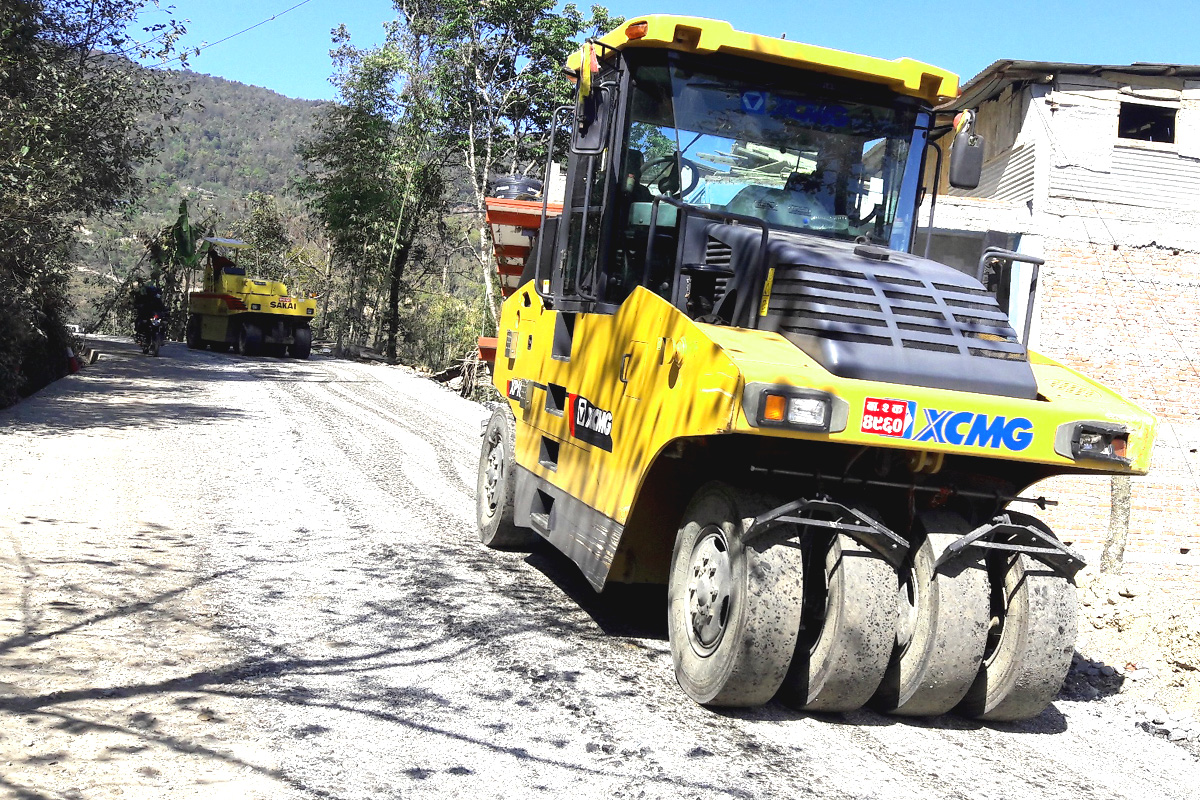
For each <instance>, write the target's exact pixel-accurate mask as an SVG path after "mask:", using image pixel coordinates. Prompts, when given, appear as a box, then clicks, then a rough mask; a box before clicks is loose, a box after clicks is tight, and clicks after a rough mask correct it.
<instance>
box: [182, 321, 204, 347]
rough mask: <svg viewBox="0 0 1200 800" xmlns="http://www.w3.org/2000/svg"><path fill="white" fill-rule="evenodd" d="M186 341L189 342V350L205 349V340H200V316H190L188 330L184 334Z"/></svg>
mask: <svg viewBox="0 0 1200 800" xmlns="http://www.w3.org/2000/svg"><path fill="white" fill-rule="evenodd" d="M184 339H186V340H187V346H188V350H203V349H204V340H203V339H201V338H200V315H199V314H191V315H189V316H188V321H187V330H186V331H185V333H184Z"/></svg>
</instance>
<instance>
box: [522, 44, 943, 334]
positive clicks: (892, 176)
mask: <svg viewBox="0 0 1200 800" xmlns="http://www.w3.org/2000/svg"><path fill="white" fill-rule="evenodd" d="M596 66H598V69H597V70H596V77H595V78H594V80H593V84H594V85H595V86H596V87H597V88H596V89H594V90H593V91H591V92H590V93H589V96H587V97H584V98H583V99H582V100H580V101H579V103H578V104H577V107H578V109H579V110H578V113H577V116H578V118H579V119H580V121H579V123H578V124H577V125H576V127H575V130H574V137H573V142H572V144H573V147H572V153H571V156H570V159H569V162H568V173H567V187H568V190H567V204H566V208H564V212H563V214H564V216H563V220H564V224H563V225H561V226H560V229H559V230H558V231H557V236H558V241H557V247H556V248H555V250H556V252H557V259H555V260H553V261H550V260H549V259H546V254H545V253H543V263H544V264H546V266H547V267H551V270H550V275H549V276H543V277H550V279H551V282H550V291H549V292H548V294H549V295H551V296H552V297H553V301H554V303H555V305H556V307H558V308H561V309H563V310H580V311H582V310H587V311H593V312H599V313H606V312H612V311H615V309H616V307H617V306H618V305H619V304H620V303H621V301H622V300H624V298H625V297H626V296H628V294H629V293H630V292H631V291H632V290H633V288H634V287H635V286H645V287H646V288H647V289H649V290H651V291H654V292H656V293H658V294H660V295H662V296H663V297H666V298H668V299H670V300H672V302H674V303H675V304H676V305H677V306H679V307H680V309H681V310H684V311H685V312H686V313H688V314H689V315H690V316H692V317H693V318H697V319H700V318H705V319H711V320H712V321H714V322H716V321H721V322H724V323H726V324H744V325H745V324H747V323H749V325H750V326H753V321H752V320H750V319H742V320H738V319H734V311H735V308H736V307H737V303H736V302H735V296H734V295H733V294H732V292H734V291H737V292H738V293H739V294H740V295H743V296H745V295H748V294H749V293H751V292H752V291H753V289H754V287H755V285H758V286H761V281H762V279H763V277H764V276H763V275H762V274H755V273H756V272H757V270H756V269H755V267H756V266H757V265H756V264H754V263H753V261H754V259H751V262H750V263H745V264H739V263H736V262H735V261H733V260H731V259H728V258H727V259H725V263H721V261H722V259H721V257H720V253H710V252H709V250H710V248H711V247H712V244H711V243H710V241H709V239H708V237H707V236H706V235H705V233H706V231H707V229H708V228H710V227H712V223H716V224H718V225H721V224H724V225H739V226H743V227H748V228H750V229H752V230H757V231H759V232H764V231H766V230H767V229H770V230H771V231H773V232H776V231H777V232H780V233H794V234H797V235H800V236H804V237H819V238H821V239H828V240H833V241H839V242H844V243H848V244H851V245H852V244H854V243H856V242H857V243H870V244H875V245H882V246H886V247H888V248H890V249H893V250H907V249H908V245H909V241H910V237H911V233H912V219H913V211H914V209H915V207H916V197H917V183H918V179H919V173H920V167H921V157H922V154H923V152H924V149H925V137H926V134H927V132H928V129H929V121H930V111H929V108H928V107H927V105H924V104H923V103H922V102H921V101H920V100H918V99H916V98H909V97H905V96H902V95H897V94H896V93H895V92H893V91H891V90H889V89H888V88H886V87H883V86H878V85H872V84H868V83H864V82H860V81H850V80H846V79H842V78H837V77H835V76H830V75H825V74H821V73H818V72H809V71H805V70H801V69H794V68H788V67H781V66H778V65H774V64H766V63H762V62H755V61H752V60H750V59H740V58H735V57H721V58H716V57H706V58H699V57H696V56H693V55H690V54H687V53H680V52H676V51H671V50H660V49H653V50H650V49H647V50H630V51H618V50H604V51H603V52H602V53H600V54H599V57H598V58H597V61H596ZM581 92H582V89H581ZM589 118H590V119H589ZM596 126H600V127H601V129H602V131H603V135H601V136H599V137H597V138H599V139H600V141H601V142H602V143H603V146H602V147H597V148H596V152H580V147H579V142H580V139H581V138H582V137H583V136H584V135H591V136H593V137H595V136H596V134H595V133H594V132H593V131H591V130H588V129H589V128H593V127H596ZM584 149H586V148H584ZM689 223H690V224H689ZM716 249H718V250H720V249H721V245H719V244H718V245H716ZM547 262H549V263H547ZM744 307H745V305H744V303H743V308H744Z"/></svg>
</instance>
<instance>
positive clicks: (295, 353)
mask: <svg viewBox="0 0 1200 800" xmlns="http://www.w3.org/2000/svg"><path fill="white" fill-rule="evenodd" d="M311 352H312V330H311V329H310V328H309V327H308V326H307V325H301V326H300V327H298V328H296V330H294V331H293V332H292V343H291V344H290V345H288V355H290V356H291V357H292V358H301V359H303V358H308V356H309V354H310V353H311Z"/></svg>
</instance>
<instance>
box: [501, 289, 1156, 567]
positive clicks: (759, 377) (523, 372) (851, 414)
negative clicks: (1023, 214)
mask: <svg viewBox="0 0 1200 800" xmlns="http://www.w3.org/2000/svg"><path fill="white" fill-rule="evenodd" d="M560 317H561V315H560V313H559V312H556V311H553V310H547V309H546V308H545V307H544V304H543V302H542V299H541V298H540V297H539V295H538V294H537V292H535V291H534V288H533V285H532V284H525V285H524V286H523V287H521V288H520V289H518V290H517V292H516V293H515V294H514V295H513V296H512V297H510V298H509V299H508V300H507V301H506V302H505V304H504V307H503V311H502V314H501V319H500V330H501V332H502V335H501V337H500V346H499V349H498V352H497V354H496V363H495V372H494V376H495V385H496V388H497V389H498V390H499V391H500V392H501V393H502V394H504V395H505V396H506V397H508V398H509V403H510V405H511V406H512V410H513V413H514V415H515V416H516V419H517V435H516V460H517V463H518V464H519V465H520V466H522V467H524V468H525V469H528V470H529V471H530V472H532V473H533V474H534V475H536V476H537V477H538V478H539V479H540V480H542V481H545V482H547V483H549V484H551V485H553V486H555V487H557V488H559V489H561V490H562V491H563V492H564V493H565V494H567V495H569V496H570V497H573V498H576V499H578V500H579V501H580V502H582V503H583V504H585V505H587V506H588V507H590V508H591V509H594V510H595V511H596V512H598V513H599V514H600V515H603V516H604V517H607V518H609V519H611V520H613V521H614V522H616V523H617V524H618V525H619V526H624V525H625V524H626V523H627V522H628V521H629V515H630V512H631V510H632V508H633V507H634V505H635V503H636V502H637V500H638V497H639V494H640V493H642V492H653V491H654V487H653V486H648V485H647V482H646V477H647V475H648V473H649V471H650V468H651V466H652V465H653V464H654V462H655V460H656V459H657V458H659V457H660V456H662V455H663V454H664V453H665V452H667V451H668V450H669V448H670V446H671V444H672V443H673V442H676V441H678V440H681V439H694V438H696V437H707V436H728V435H732V434H747V435H749V436H751V437H765V438H780V439H795V440H807V441H826V442H831V443H836V444H842V445H846V446H850V447H872V448H894V449H900V450H907V451H910V452H911V453H912V454H913V456H914V457H916V458H924V459H926V460H927V461H928V462H930V463H935V459H936V458H937V456H939V455H944V454H959V455H970V456H979V457H983V458H988V459H997V460H1005V461H1019V462H1028V463H1031V464H1036V465H1039V467H1041V469H1038V470H1037V471H1036V474H1037V475H1039V476H1040V477H1046V476H1049V475H1053V474H1063V473H1075V472H1108V473H1125V474H1145V473H1146V471H1147V470H1148V469H1149V467H1150V453H1151V449H1152V447H1153V443H1154V435H1155V427H1156V422H1155V419H1154V417H1153V416H1152V415H1150V414H1148V413H1147V412H1145V411H1143V410H1142V409H1140V408H1138V407H1137V406H1135V405H1134V404H1132V403H1130V402H1128V401H1127V400H1124V399H1122V398H1121V397H1120V396H1119V395H1117V394H1116V393H1115V392H1113V391H1112V390H1110V389H1108V388H1106V387H1104V386H1103V385H1101V384H1099V383H1097V382H1095V381H1092V380H1090V379H1089V378H1087V377H1085V376H1083V375H1081V374H1080V373H1078V372H1076V371H1074V370H1072V369H1069V368H1068V367H1065V366H1063V365H1062V364H1059V363H1058V362H1055V361H1053V360H1051V359H1049V358H1046V357H1044V356H1040V355H1037V354H1035V353H1031V354H1030V361H1031V363H1032V366H1033V369H1034V373H1035V375H1036V376H1037V380H1038V389H1039V394H1040V397H1039V398H1038V399H1037V400H1033V401H1029V400H1018V399H1014V398H1009V397H998V396H990V395H981V394H974V393H966V392H955V391H947V390H942V389H931V388H925V387H920V386H907V385H901V384H888V383H880V382H875V381H863V380H853V379H846V378H840V377H838V376H836V375H833V374H831V373H829V372H828V371H826V370H825V369H824V368H822V367H821V366H820V365H819V364H817V363H816V362H814V361H813V360H812V359H811V358H809V357H808V356H807V355H806V354H805V353H804V352H803V351H801V350H800V349H799V348H797V347H795V346H794V345H793V344H791V343H790V342H788V341H787V340H786V339H784V338H783V337H782V336H780V335H779V334H778V333H774V332H769V331H758V330H748V329H739V328H730V327H723V326H717V325H708V324H702V323H696V322H694V321H692V320H690V319H689V318H688V317H687V316H686V315H684V314H683V313H681V312H680V311H679V310H678V309H676V308H675V307H673V306H672V305H670V304H669V303H668V302H666V301H665V300H663V299H662V298H661V297H659V296H658V295H656V294H654V293H652V292H648V291H646V290H645V289H642V288H638V289H635V290H634V292H633V294H631V295H630V296H629V298H628V299H627V300H626V301H625V303H624V304H623V305H622V306H621V309H620V310H619V311H618V312H617V313H616V314H578V315H574V330H573V332H572V335H571V340H572V341H571V347H570V350H569V354H563V353H557V354H556V353H555V351H554V342H555V333H556V329H558V330H559V331H560V332H561V329H562V328H563V322H562V320H561V318H560ZM560 335H561V334H560ZM564 355H565V356H566V357H564ZM751 384H766V385H770V386H778V387H800V388H806V389H816V390H819V391H821V392H826V393H828V394H830V395H832V396H834V397H836V398H839V399H840V400H842V401H844V402H845V404H846V405H845V408H846V410H847V412H848V413H847V417H846V420H845V427H844V430H841V431H838V432H830V433H828V434H823V433H812V432H804V431H793V430H787V429H783V428H769V427H763V426H761V425H758V424H756V420H752V419H751V418H750V417H748V416H747V413H746V409H745V407H744V404H743V397H744V390H745V388H746V387H747V386H748V385H751ZM581 400H582V402H581ZM878 402H888V403H892V404H896V405H900V404H903V405H905V406H906V409H908V408H909V404H910V403H911V404H913V405H912V406H911V410H907V411H906V414H907V420H906V421H907V424H906V425H905V426H903V427H902V428H901V429H900V430H899V431H898V434H899V435H885V434H883V433H877V432H872V431H868V430H865V428H867V427H868V426H867V425H865V424H864V418H865V417H866V416H868V415H869V412H868V410H867V404H868V403H878ZM751 415H753V411H752V412H751ZM943 415H948V416H943ZM939 419H940V420H941V421H940V422H937V423H934V421H935V420H939ZM981 420H982V422H981ZM997 420H1004V421H1005V423H1001V425H1002V426H1003V425H1004V424H1007V425H1008V426H1009V431H1010V433H1009V434H1008V435H1007V436H1005V434H1004V433H1003V432H1000V433H997V434H995V435H991V436H988V435H986V434H983V435H980V436H978V437H976V439H977V441H976V442H975V443H973V444H966V443H960V444H954V443H952V442H954V441H956V440H957V441H964V440H966V439H967V438H968V437H969V436H970V433H971V429H972V426H975V425H983V426H987V427H989V428H991V427H992V426H996V425H997ZM1081 421H1100V422H1107V423H1117V424H1120V425H1123V426H1124V427H1125V428H1126V429H1127V430H1128V431H1129V439H1128V450H1127V458H1128V460H1129V463H1128V464H1127V465H1124V464H1112V463H1106V462H1098V461H1087V460H1076V459H1073V458H1072V457H1071V456H1070V455H1069V454H1068V455H1064V454H1063V453H1062V452H1060V451H1061V450H1062V447H1061V443H1060V444H1059V447H1058V450H1056V440H1059V441H1060V442H1061V434H1060V431H1062V430H1066V429H1069V426H1071V425H1073V424H1074V423H1077V422H1081ZM1014 422H1015V423H1016V424H1015V425H1014V424H1013V423H1014ZM931 424H934V427H932V428H930V425H931ZM947 429H949V432H948V433H947ZM598 431H605V433H603V434H600V435H599V436H593V434H595V433H597V432H598ZM923 431H929V432H928V433H926V434H925V437H926V438H925V440H923V441H920V440H918V439H919V437H921V436H922V432H923ZM605 437H607V441H604V443H602V444H596V443H593V442H589V441H587V439H588V438H598V439H601V440H602V441H603V440H604V439H605ZM547 440H550V441H551V442H553V444H554V445H557V448H558V453H557V458H556V459H555V460H554V461H553V462H550V461H549V460H547V459H545V458H544V453H545V450H546V447H545V444H546V441H547ZM609 441H610V442H611V443H610V444H609V443H608V442H609ZM755 446H756V444H755V440H754V439H749V440H746V442H745V444H744V447H746V448H753V447H755ZM620 535H621V531H620V529H619V528H617V527H614V528H613V529H612V530H611V531H608V532H606V533H605V535H604V536H603V537H598V539H597V540H596V541H592V542H589V543H588V546H589V548H600V553H603V555H602V556H601V561H602V563H603V564H604V566H605V567H606V568H610V567H611V565H612V559H613V556H614V555H615V553H616V551H617V547H618V545H619V544H620ZM597 555H599V553H598V554H597Z"/></svg>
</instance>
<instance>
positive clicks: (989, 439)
mask: <svg viewBox="0 0 1200 800" xmlns="http://www.w3.org/2000/svg"><path fill="white" fill-rule="evenodd" d="M922 411H924V412H925V427H923V428H921V429H920V430H919V431H917V435H916V436H914V437H913V440H914V441H917V442H937V443H938V444H952V445H966V446H968V447H991V448H993V449H999V448H1001V447H1003V448H1006V449H1008V450H1014V451H1018V452H1019V451H1021V450H1025V449H1026V448H1028V447H1029V445H1030V444H1031V443H1032V442H1033V423H1032V422H1030V421H1029V420H1028V419H1026V418H1025V417H1013V418H1012V419H1009V418H1008V417H999V416H997V417H992V416H989V415H987V414H976V413H974V412H972V411H938V410H936V409H932V408H925V409H922Z"/></svg>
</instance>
